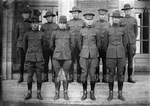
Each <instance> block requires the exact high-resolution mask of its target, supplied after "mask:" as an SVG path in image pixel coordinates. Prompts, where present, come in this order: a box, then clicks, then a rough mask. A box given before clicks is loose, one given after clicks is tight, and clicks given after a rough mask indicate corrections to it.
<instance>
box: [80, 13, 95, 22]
mask: <svg viewBox="0 0 150 106" xmlns="http://www.w3.org/2000/svg"><path fill="white" fill-rule="evenodd" d="M83 16H84V17H85V19H87V20H92V19H93V17H94V16H95V14H93V13H91V12H90V13H85V14H83ZM89 16H91V17H89Z"/></svg>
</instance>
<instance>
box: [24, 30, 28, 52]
mask: <svg viewBox="0 0 150 106" xmlns="http://www.w3.org/2000/svg"><path fill="white" fill-rule="evenodd" d="M27 47H28V32H27V33H25V35H24V37H23V50H24V51H25V53H26V52H27Z"/></svg>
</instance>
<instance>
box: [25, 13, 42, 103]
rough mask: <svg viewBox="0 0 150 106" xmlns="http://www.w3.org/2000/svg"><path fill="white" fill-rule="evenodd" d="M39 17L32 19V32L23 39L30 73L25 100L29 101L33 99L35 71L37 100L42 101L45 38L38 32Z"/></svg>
mask: <svg viewBox="0 0 150 106" xmlns="http://www.w3.org/2000/svg"><path fill="white" fill-rule="evenodd" d="M39 22H40V21H39V17H35V16H34V17H32V18H31V27H32V30H31V31H29V32H27V33H25V35H24V38H23V48H24V51H25V53H26V58H25V61H26V67H27V71H28V79H27V82H28V83H27V84H28V94H27V96H26V98H25V100H28V99H30V98H31V97H32V77H33V74H34V71H35V72H36V77H37V98H38V99H39V100H42V99H43V98H42V96H41V87H42V79H41V74H42V70H43V68H44V57H43V51H44V50H45V38H44V33H43V32H42V31H39V30H38V26H39Z"/></svg>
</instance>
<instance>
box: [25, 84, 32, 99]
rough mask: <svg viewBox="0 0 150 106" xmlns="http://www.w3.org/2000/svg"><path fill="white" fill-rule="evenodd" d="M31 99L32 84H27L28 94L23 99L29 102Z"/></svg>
mask: <svg viewBox="0 0 150 106" xmlns="http://www.w3.org/2000/svg"><path fill="white" fill-rule="evenodd" d="M31 98H32V83H28V94H27V96H26V97H25V100H29V99H31Z"/></svg>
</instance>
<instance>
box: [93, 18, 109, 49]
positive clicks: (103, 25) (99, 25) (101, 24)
mask: <svg viewBox="0 0 150 106" xmlns="http://www.w3.org/2000/svg"><path fill="white" fill-rule="evenodd" d="M93 25H94V27H95V28H96V29H98V30H99V32H100V36H101V40H102V41H101V43H102V44H101V46H103V38H104V32H105V30H106V29H107V28H109V27H110V26H111V24H110V23H109V22H107V21H106V20H97V21H95V22H94V23H93ZM101 48H103V47H101Z"/></svg>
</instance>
